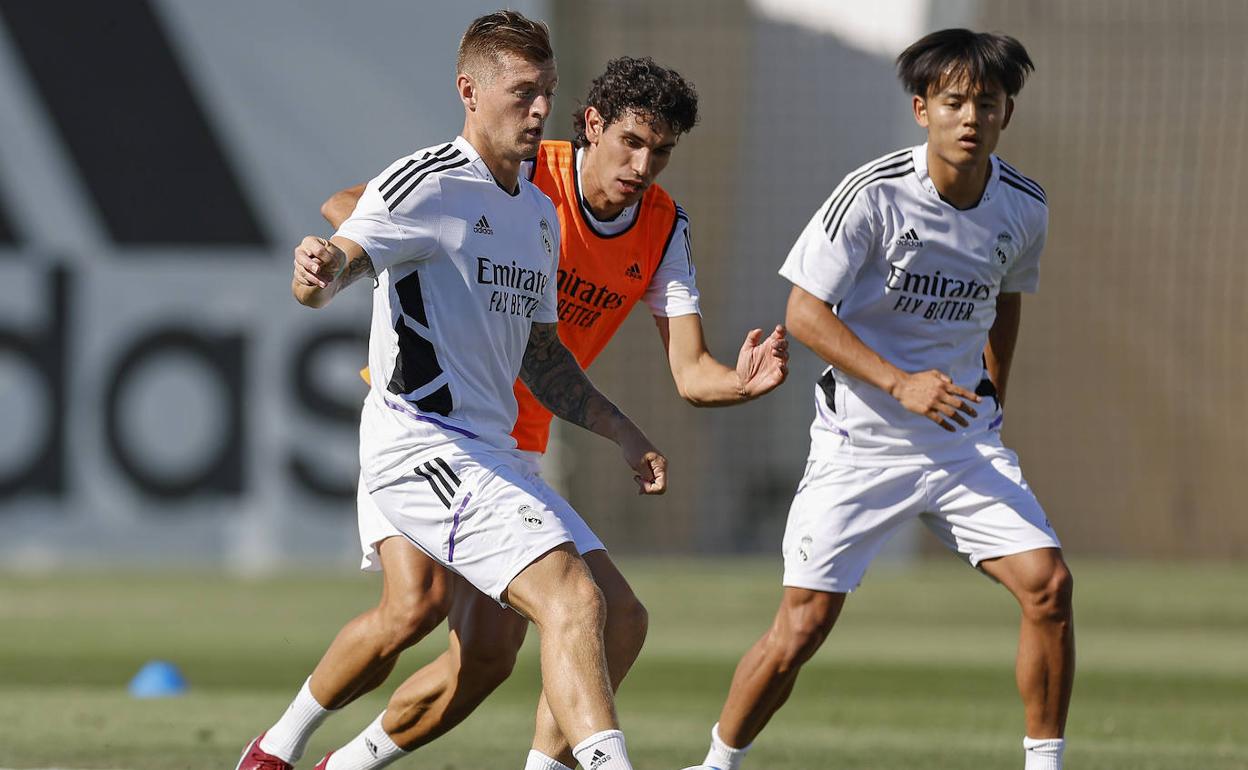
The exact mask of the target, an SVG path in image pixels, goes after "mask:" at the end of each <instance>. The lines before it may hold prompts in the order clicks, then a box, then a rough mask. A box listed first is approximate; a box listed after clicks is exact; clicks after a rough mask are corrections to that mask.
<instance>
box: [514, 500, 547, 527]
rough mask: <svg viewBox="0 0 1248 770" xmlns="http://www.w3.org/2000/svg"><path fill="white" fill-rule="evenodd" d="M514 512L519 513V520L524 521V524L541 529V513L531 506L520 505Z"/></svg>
mask: <svg viewBox="0 0 1248 770" xmlns="http://www.w3.org/2000/svg"><path fill="white" fill-rule="evenodd" d="M516 513H517V514H519V515H520V521H522V522H524V526H526V527H528V528H529V529H541V526H542V517H541V514H540V513H538V512H537V511H535V510H533V507H532V506H530V505H522V506H520V508H519V509H517V510H516Z"/></svg>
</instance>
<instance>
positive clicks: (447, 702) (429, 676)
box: [382, 578, 529, 751]
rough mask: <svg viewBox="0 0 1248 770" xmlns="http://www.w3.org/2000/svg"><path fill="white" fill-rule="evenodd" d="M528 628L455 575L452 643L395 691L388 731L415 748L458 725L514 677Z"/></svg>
mask: <svg viewBox="0 0 1248 770" xmlns="http://www.w3.org/2000/svg"><path fill="white" fill-rule="evenodd" d="M528 627H529V622H528V621H527V620H525V619H524V618H522V617H521V616H520V615H518V614H517V613H516V612H514V611H512V610H509V609H506V608H505V607H501V606H499V604H498V603H497V602H495V601H494V600H493V599H491V598H489V597H488V596H486V595H485V594H483V593H481V592H480V591H478V590H476V589H475V588H473V587H472V586H471V585H470V584H469V583H468V582H467V581H465V580H464V579H463V578H456V579H455V598H454V602H453V604H452V607H451V614H450V632H451V633H450V645H449V647H448V648H447V650H446V652H444V653H442V654H441V655H439V656H438V657H437V658H436V659H434V660H433V661H431V662H430V663H428V664H427V665H425V666H424V667H422V668H421V669H420V670H418V671H417V672H416V673H414V674H412V675H411V676H410V677H409V678H408V679H407V681H405V682H404V683H403V684H402V685H401V686H400V687H399V688H398V689H397V690H395V692H394V695H392V696H391V698H390V702H389V703H388V704H387V705H386V714H385V718H384V719H383V720H382V725H383V727H384V728H385V730H386V733H387V734H389V735H390V737H391V739H393V740H394V742H395V744H397V745H398V746H400V747H402V748H403V749H404V750H405V751H412V750H414V749H416V748H419V747H420V746H423V745H425V744H426V743H428V742H430V741H432V740H433V739H435V738H437V737H438V736H440V735H443V734H444V733H446V732H447V731H449V730H450V729H451V728H453V727H455V726H456V725H458V724H459V723H460V722H462V721H463V720H464V719H465V718H467V716H468V715H469V714H471V713H472V712H473V710H474V709H476V707H477V706H478V705H479V704H480V703H481V702H482V701H483V700H485V698H486V697H487V696H488V695H489V694H490V693H491V692H493V691H494V690H495V689H496V688H497V687H498V686H499V685H500V684H502V683H503V681H504V680H506V679H507V677H508V676H510V675H511V670H512V668H513V667H514V666H515V662H516V654H517V653H518V652H519V651H520V646H521V645H522V644H523V643H524V635H525V632H526V631H527V630H528Z"/></svg>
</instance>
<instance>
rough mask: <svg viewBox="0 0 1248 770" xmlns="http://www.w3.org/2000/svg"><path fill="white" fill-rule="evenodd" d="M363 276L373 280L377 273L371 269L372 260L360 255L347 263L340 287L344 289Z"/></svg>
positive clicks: (365, 255) (366, 255)
mask: <svg viewBox="0 0 1248 770" xmlns="http://www.w3.org/2000/svg"><path fill="white" fill-rule="evenodd" d="M364 275H367V276H368V277H370V278H372V279H374V280H376V278H377V272H376V270H374V269H373V260H371V259H369V257H368V254H363V253H361V254H360V255H359V256H357V257H356V258H355V259H353V260H351V261H350V262H348V263H347V269H346V270H344V271H343V272H342V287H343V288H344V289H345V288H346V287H348V286H350V285H351V284H353V283H355V281H356V279H358V278H359V277H360V276H364Z"/></svg>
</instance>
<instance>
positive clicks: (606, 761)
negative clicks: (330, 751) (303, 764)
mask: <svg viewBox="0 0 1248 770" xmlns="http://www.w3.org/2000/svg"><path fill="white" fill-rule="evenodd" d="M572 754H573V755H574V756H575V757H576V761H577V762H580V763H581V767H582V768H583V770H633V764H632V763H631V762H629V761H628V752H627V751H625V750H624V733H622V732H620V731H619V730H603V731H602V732H600V733H594V734H593V735H591V736H589V737H588V738H586V739H585V740H583V741H581V742H580V743H578V744H576V748H574V749H572ZM330 770H333V769H332V768H331V769H330Z"/></svg>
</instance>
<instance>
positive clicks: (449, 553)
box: [446, 492, 472, 563]
mask: <svg viewBox="0 0 1248 770" xmlns="http://www.w3.org/2000/svg"><path fill="white" fill-rule="evenodd" d="M471 499H472V493H471V492H469V493H468V494H466V495H464V499H463V500H462V501H460V503H459V507H458V508H456V509H455V520H454V521H452V522H451V536H450V538H449V540H450V542H449V543H448V546H447V549H446V561H447V562H448V563H453V562H454V561H455V530H457V529H459V514H461V513H463V512H464V508H465V507H466V506H467V505H468V501H469V500H471Z"/></svg>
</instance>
